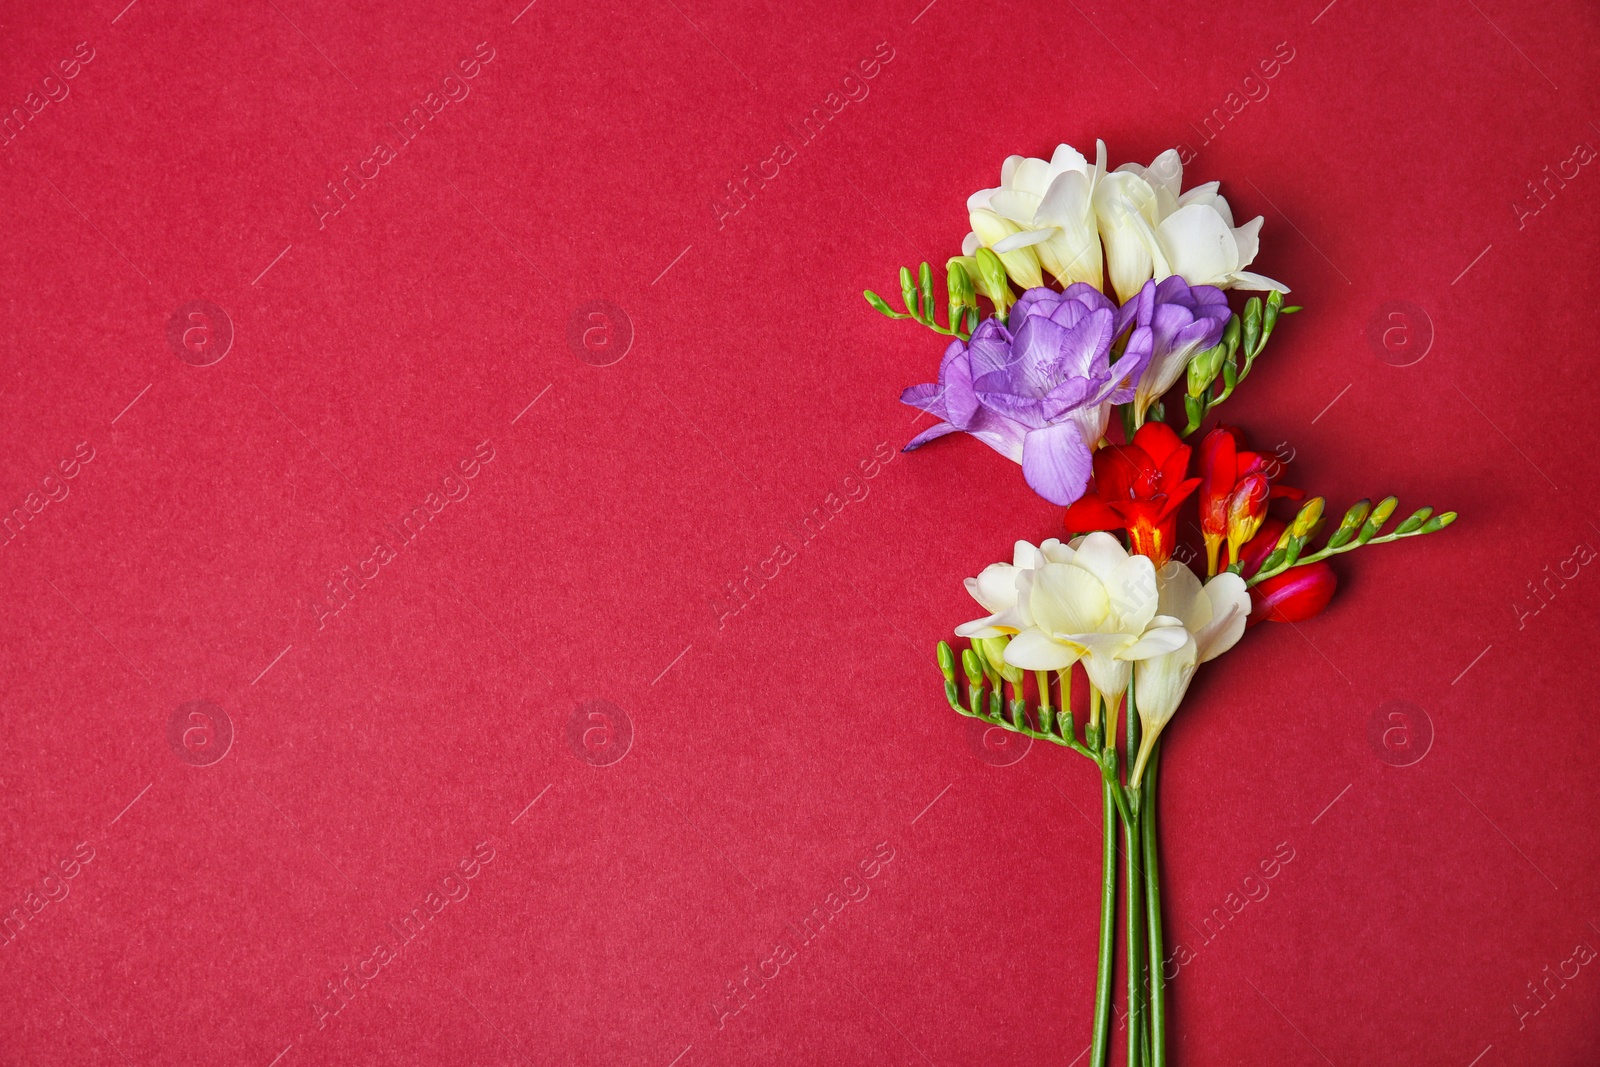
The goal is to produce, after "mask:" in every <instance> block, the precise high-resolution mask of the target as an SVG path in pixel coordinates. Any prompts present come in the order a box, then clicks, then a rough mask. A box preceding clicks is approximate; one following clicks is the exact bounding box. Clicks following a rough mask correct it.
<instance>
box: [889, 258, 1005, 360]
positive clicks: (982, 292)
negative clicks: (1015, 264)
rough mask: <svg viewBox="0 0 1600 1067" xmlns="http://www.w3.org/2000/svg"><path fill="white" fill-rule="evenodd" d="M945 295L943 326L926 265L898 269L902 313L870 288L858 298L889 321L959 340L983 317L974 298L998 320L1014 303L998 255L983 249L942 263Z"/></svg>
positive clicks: (930, 276)
mask: <svg viewBox="0 0 1600 1067" xmlns="http://www.w3.org/2000/svg"><path fill="white" fill-rule="evenodd" d="M945 294H946V295H945V300H946V310H945V320H946V322H948V323H949V325H947V326H941V325H940V324H939V307H938V302H937V300H936V299H935V296H934V287H933V270H932V268H930V267H929V266H928V264H926V263H923V264H922V265H921V266H920V267H919V268H918V269H917V270H916V271H915V272H913V271H912V270H911V268H910V267H901V268H900V299H901V300H902V301H903V302H904V304H905V308H906V310H905V311H896V310H894V309H893V308H891V307H890V306H889V304H888V302H887V301H886V300H884V299H883V297H881V296H879V295H878V294H877V293H875V292H873V291H872V290H871V289H867V290H864V291H863V292H862V294H861V295H862V296H864V297H866V300H867V303H868V304H871V305H872V306H873V307H874V308H875V309H876V310H877V311H878V312H879V313H881V314H884V315H887V316H888V317H889V318H891V319H912V320H913V321H916V322H920V323H921V324H922V325H924V326H926V327H927V328H928V329H930V330H932V331H934V332H935V333H941V334H944V335H945V336H946V337H959V338H961V339H962V340H963V341H965V340H966V339H967V338H969V337H971V336H972V331H973V330H975V329H977V328H978V320H979V319H981V318H982V317H983V313H982V311H980V310H979V308H978V297H980V296H982V297H985V298H987V299H988V301H989V303H991V304H993V305H994V308H995V314H996V315H998V316H999V317H1000V318H1001V320H1002V321H1003V320H1004V319H1005V316H1006V312H1007V311H1009V310H1010V309H1011V305H1012V304H1013V303H1015V302H1016V298H1015V297H1014V296H1013V294H1012V291H1011V283H1010V281H1009V280H1008V279H1007V277H1006V268H1005V265H1004V264H1003V263H1001V262H1000V257H999V256H997V255H995V254H994V252H992V251H991V250H989V249H987V248H980V249H978V251H977V254H976V255H972V256H954V257H952V258H951V259H950V261H949V262H948V263H946V264H945Z"/></svg>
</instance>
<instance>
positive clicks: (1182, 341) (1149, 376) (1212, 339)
mask: <svg viewBox="0 0 1600 1067" xmlns="http://www.w3.org/2000/svg"><path fill="white" fill-rule="evenodd" d="M1232 314H1233V313H1232V312H1231V311H1230V310H1229V309H1228V297H1227V295H1226V294H1224V293H1223V291H1222V290H1221V289H1218V288H1217V287H1216V286H1214V285H1189V284H1188V283H1186V282H1185V281H1184V280H1183V279H1182V278H1180V277H1178V276H1177V275H1176V274H1174V275H1172V276H1171V277H1170V278H1166V279H1164V280H1163V281H1160V282H1157V281H1148V282H1145V283H1144V288H1142V289H1140V290H1139V294H1138V295H1137V296H1135V297H1134V298H1133V299H1132V300H1130V301H1128V302H1127V303H1126V304H1123V305H1122V307H1120V308H1118V309H1117V323H1116V327H1115V329H1116V331H1117V333H1119V334H1120V333H1121V332H1122V331H1123V330H1124V329H1126V328H1127V327H1128V326H1129V325H1132V326H1133V327H1134V328H1135V329H1138V328H1140V327H1146V326H1148V327H1149V328H1150V332H1151V335H1152V336H1151V341H1152V347H1151V353H1150V362H1149V365H1148V366H1146V367H1145V370H1144V373H1143V374H1142V375H1140V377H1139V386H1138V389H1137V390H1136V392H1135V394H1134V396H1133V401H1134V408H1133V410H1134V417H1133V421H1134V425H1135V426H1142V425H1143V424H1144V416H1145V412H1147V411H1149V410H1150V405H1151V404H1153V403H1155V402H1156V400H1157V399H1159V398H1160V397H1161V395H1162V394H1163V393H1165V392H1166V391H1167V390H1168V389H1171V388H1172V387H1173V386H1174V385H1176V384H1177V381H1178V378H1179V376H1180V375H1182V374H1183V373H1184V371H1185V370H1187V369H1188V367H1189V361H1190V360H1191V359H1193V358H1194V357H1195V356H1196V355H1198V354H1199V353H1201V352H1204V351H1205V350H1206V349H1208V348H1212V347H1214V346H1215V345H1216V344H1217V343H1218V342H1220V341H1221V340H1222V331H1223V329H1224V328H1225V327H1226V326H1227V325H1228V318H1229V316H1230V315H1232Z"/></svg>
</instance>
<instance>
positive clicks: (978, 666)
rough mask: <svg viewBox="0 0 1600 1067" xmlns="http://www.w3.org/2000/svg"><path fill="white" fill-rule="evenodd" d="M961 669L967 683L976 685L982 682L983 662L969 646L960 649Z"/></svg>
mask: <svg viewBox="0 0 1600 1067" xmlns="http://www.w3.org/2000/svg"><path fill="white" fill-rule="evenodd" d="M961 669H962V671H964V672H965V673H966V676H967V684H968V685H973V686H976V685H979V684H981V683H982V682H983V664H982V663H981V662H980V661H979V659H978V654H977V653H976V652H974V651H973V650H972V649H970V648H963V649H962V650H961Z"/></svg>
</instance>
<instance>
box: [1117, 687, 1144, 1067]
mask: <svg viewBox="0 0 1600 1067" xmlns="http://www.w3.org/2000/svg"><path fill="white" fill-rule="evenodd" d="M1125 714H1126V716H1127V720H1128V737H1127V745H1128V748H1127V751H1128V754H1129V763H1130V764H1131V763H1132V756H1133V754H1134V753H1136V752H1138V751H1139V715H1138V712H1137V711H1136V710H1135V708H1134V694H1133V690H1132V687H1130V688H1129V690H1128V706H1127V708H1126V709H1125ZM1113 743H1114V742H1113ZM1129 799H1130V800H1133V802H1134V803H1133V804H1132V805H1131V807H1132V811H1131V812H1130V813H1129V817H1128V818H1127V819H1126V820H1125V822H1124V826H1123V828H1124V834H1123V842H1122V847H1123V852H1124V854H1125V857H1126V860H1127V864H1126V865H1127V886H1128V914H1127V940H1128V1067H1141V1064H1142V1062H1143V1059H1142V1054H1143V1052H1144V1046H1145V1042H1146V1038H1145V1037H1144V1027H1145V1013H1144V1000H1145V976H1144V971H1145V957H1144V926H1145V923H1144V899H1143V898H1144V893H1143V888H1144V887H1143V883H1142V880H1141V879H1140V877H1139V874H1140V872H1139V868H1140V866H1141V864H1140V862H1139V845H1140V841H1139V822H1140V812H1139V808H1138V798H1137V795H1134V796H1131V797H1130V798H1129Z"/></svg>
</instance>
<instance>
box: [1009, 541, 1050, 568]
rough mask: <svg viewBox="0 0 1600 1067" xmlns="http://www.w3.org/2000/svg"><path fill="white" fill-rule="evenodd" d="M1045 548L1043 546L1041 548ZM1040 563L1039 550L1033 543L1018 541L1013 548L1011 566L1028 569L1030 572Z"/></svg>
mask: <svg viewBox="0 0 1600 1067" xmlns="http://www.w3.org/2000/svg"><path fill="white" fill-rule="evenodd" d="M1040 547H1041V548H1042V547H1043V546H1042V545H1041V546H1040ZM1039 563H1040V559H1039V549H1038V548H1035V547H1034V546H1033V542H1032V541H1018V542H1017V543H1016V544H1014V545H1012V546H1011V565H1012V566H1013V567H1026V568H1027V569H1029V570H1032V569H1033V568H1035V567H1037V566H1038V565H1039Z"/></svg>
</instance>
